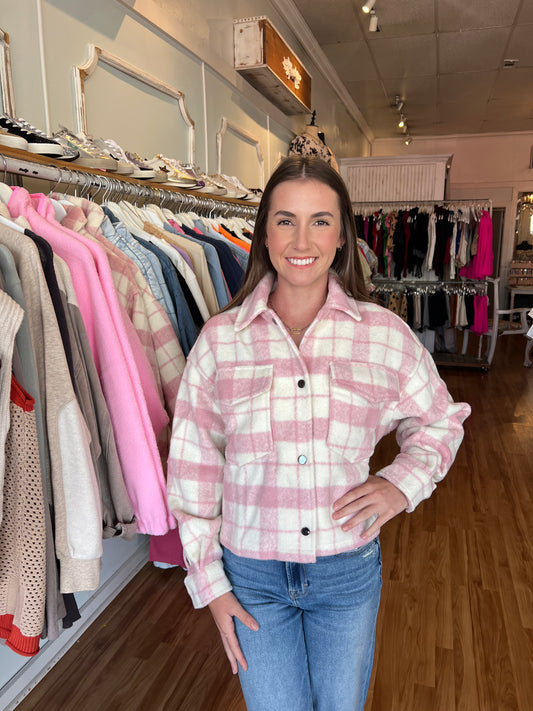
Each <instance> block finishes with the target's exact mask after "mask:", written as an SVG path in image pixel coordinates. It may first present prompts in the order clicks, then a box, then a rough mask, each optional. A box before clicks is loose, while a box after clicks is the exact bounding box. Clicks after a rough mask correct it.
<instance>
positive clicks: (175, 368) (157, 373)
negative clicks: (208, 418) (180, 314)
mask: <svg viewBox="0 0 533 711" xmlns="http://www.w3.org/2000/svg"><path fill="white" fill-rule="evenodd" d="M71 202H72V205H65V208H66V210H67V216H66V217H65V218H64V219H63V221H62V224H64V225H65V226H66V227H69V228H70V229H72V230H74V231H75V232H79V233H80V234H86V235H89V236H91V237H94V238H95V239H96V240H97V241H98V242H100V244H101V245H102V246H103V247H104V249H105V251H106V255H107V259H108V261H109V266H110V269H111V274H112V276H113V282H114V284H115V288H116V290H117V294H118V297H119V299H120V302H121V304H122V306H123V307H124V311H125V313H126V315H127V316H128V318H129V320H130V321H131V323H132V325H133V327H134V329H135V332H136V334H137V337H138V338H139V341H140V343H141V345H142V348H143V350H144V352H145V355H146V358H147V359H148V362H149V363H150V367H151V369H152V372H153V374H154V378H155V382H156V384H157V389H158V392H159V396H160V399H161V402H162V403H163V404H164V406H165V410H166V411H167V413H168V414H169V415H170V416H172V413H173V412H174V405H175V401H176V394H177V391H178V387H179V381H180V378H181V374H182V373H183V369H184V367H185V356H184V355H183V351H182V350H181V347H180V344H179V341H178V339H177V338H176V335H175V333H174V329H173V328H172V325H171V323H170V320H169V318H168V316H167V314H166V313H165V311H164V309H163V308H162V307H161V305H160V303H159V302H158V301H157V299H156V298H155V296H154V295H153V293H152V291H151V290H150V287H149V286H148V283H147V282H146V279H145V278H144V276H143V275H142V273H141V271H140V269H139V268H138V267H137V265H136V264H134V263H133V262H132V261H131V259H129V257H127V256H126V255H124V253H123V252H121V251H120V250H119V249H118V247H115V246H114V245H113V244H111V243H110V242H109V240H107V239H106V238H105V237H104V236H103V234H102V233H101V230H100V225H101V223H102V220H103V219H104V217H105V215H104V213H103V211H102V209H101V208H100V206H99V205H95V204H93V203H91V202H90V201H89V200H85V199H83V198H71Z"/></svg>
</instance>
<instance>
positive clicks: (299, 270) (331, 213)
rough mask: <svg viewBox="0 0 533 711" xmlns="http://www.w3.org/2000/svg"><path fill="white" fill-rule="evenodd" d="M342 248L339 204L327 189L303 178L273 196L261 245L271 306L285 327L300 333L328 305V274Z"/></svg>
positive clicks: (277, 188) (277, 191) (275, 190)
mask: <svg viewBox="0 0 533 711" xmlns="http://www.w3.org/2000/svg"><path fill="white" fill-rule="evenodd" d="M287 206H290V207H291V209H290V210H288V209H286V208H287ZM317 208H318V209H317ZM344 242H345V240H344V238H343V237H342V234H341V217H340V208H339V200H338V198H337V194H336V193H335V191H334V190H333V189H332V188H330V187H329V186H328V185H325V184H324V183H321V182H319V181H317V180H309V179H305V178H302V179H301V180H293V181H290V182H288V183H286V184H283V185H278V186H277V187H276V188H275V189H274V190H273V192H272V199H271V203H270V210H269V213H268V221H267V239H266V243H265V244H266V247H267V249H268V254H269V257H270V262H271V263H272V266H273V267H274V269H275V270H276V272H277V288H276V290H275V291H274V293H273V294H272V296H271V299H270V305H271V306H272V308H273V309H274V310H275V311H276V312H277V313H278V315H279V317H280V318H281V320H282V321H283V322H284V323H285V324H286V323H290V324H294V327H296V328H298V329H301V328H302V326H301V324H304V323H311V322H312V321H313V319H314V318H315V316H316V315H317V313H318V311H319V310H320V308H321V307H322V306H323V304H324V302H325V301H326V296H327V291H328V275H329V269H330V267H331V265H332V264H333V261H334V259H335V256H336V252H337V250H340V249H341V248H342V246H343V244H344ZM298 335H301V332H300V333H298Z"/></svg>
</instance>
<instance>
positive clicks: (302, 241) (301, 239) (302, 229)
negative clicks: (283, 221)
mask: <svg viewBox="0 0 533 711" xmlns="http://www.w3.org/2000/svg"><path fill="white" fill-rule="evenodd" d="M294 246H295V247H296V248H297V249H300V250H305V249H307V247H309V232H308V230H307V227H306V226H305V225H302V226H299V227H298V229H297V230H296V234H295V236H294Z"/></svg>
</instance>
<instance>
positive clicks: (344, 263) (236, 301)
mask: <svg viewBox="0 0 533 711" xmlns="http://www.w3.org/2000/svg"><path fill="white" fill-rule="evenodd" d="M302 178H303V179H307V180H318V181H319V182H320V183H324V184H325V185H328V186H329V187H330V188H331V189H332V190H334V191H335V192H336V193H337V197H338V199H339V209H340V214H341V237H342V238H344V240H343V241H344V244H343V246H342V248H341V249H340V250H338V251H337V253H336V255H335V259H334V260H333V264H332V265H331V268H332V269H333V270H334V271H335V272H336V273H337V275H338V278H339V283H340V285H341V287H342V288H343V289H344V291H345V292H346V293H347V294H348V296H353V298H354V299H357V300H358V301H371V300H372V299H371V298H370V296H369V295H368V292H367V290H366V288H365V280H364V275H363V270H362V268H361V262H360V255H359V248H358V246H357V233H356V228H355V220H354V215H353V209H352V204H351V201H350V196H349V194H348V190H347V189H346V185H345V184H344V181H343V179H342V178H341V176H340V175H339V174H338V173H337V171H336V170H334V169H333V168H332V167H331V166H330V165H328V163H326V162H325V161H324V160H322V159H320V158H309V157H303V156H290V157H288V158H285V159H284V160H283V161H282V162H281V163H280V164H279V166H278V167H277V168H276V170H275V171H274V172H273V173H272V175H271V176H270V179H269V181H268V183H267V185H266V187H265V190H264V192H263V196H262V198H261V202H260V203H259V208H258V210H257V217H256V220H255V228H254V235H253V239H252V246H251V248H250V256H249V258H248V265H247V268H246V273H245V275H244V281H243V284H242V286H241V288H240V290H239V292H238V293H237V294H236V295H235V297H234V298H233V299H232V301H231V302H230V303H229V304H228V305H227V306H226V307H225V308H223V309H222V311H226V309H230V308H232V307H233V306H240V305H241V304H242V302H243V301H244V299H245V298H246V297H247V296H248V295H249V294H251V293H252V291H253V290H254V289H255V287H256V286H257V285H258V284H259V282H260V281H261V279H262V278H263V277H264V276H265V275H266V274H268V273H269V272H274V267H273V266H272V263H271V262H270V258H269V255H268V250H267V248H266V244H265V243H266V239H267V233H266V226H267V220H268V212H269V210H270V202H271V199H272V191H273V190H274V188H276V187H277V186H278V185H281V184H282V183H285V182H287V181H289V180H301V179H302Z"/></svg>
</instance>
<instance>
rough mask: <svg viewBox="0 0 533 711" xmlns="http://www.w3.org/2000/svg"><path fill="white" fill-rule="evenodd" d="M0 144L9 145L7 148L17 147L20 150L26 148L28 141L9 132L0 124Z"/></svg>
mask: <svg viewBox="0 0 533 711" xmlns="http://www.w3.org/2000/svg"><path fill="white" fill-rule="evenodd" d="M0 145H1V146H9V148H18V149H19V150H21V151H27V150H28V141H27V140H26V139H25V138H24V137H23V136H18V135H17V134H15V133H9V131H8V130H7V128H4V127H3V126H0Z"/></svg>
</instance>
